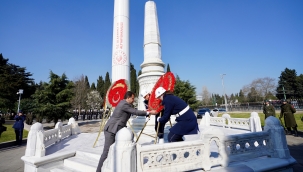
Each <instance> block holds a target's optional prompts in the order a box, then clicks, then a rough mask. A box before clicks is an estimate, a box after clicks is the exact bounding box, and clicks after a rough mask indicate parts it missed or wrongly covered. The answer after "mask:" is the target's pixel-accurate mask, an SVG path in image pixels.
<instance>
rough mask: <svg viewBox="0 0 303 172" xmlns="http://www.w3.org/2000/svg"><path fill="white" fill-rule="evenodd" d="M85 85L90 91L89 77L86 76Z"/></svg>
mask: <svg viewBox="0 0 303 172" xmlns="http://www.w3.org/2000/svg"><path fill="white" fill-rule="evenodd" d="M85 83H86V87H87V89H89V88H90V84H89V81H88V77H87V76H85Z"/></svg>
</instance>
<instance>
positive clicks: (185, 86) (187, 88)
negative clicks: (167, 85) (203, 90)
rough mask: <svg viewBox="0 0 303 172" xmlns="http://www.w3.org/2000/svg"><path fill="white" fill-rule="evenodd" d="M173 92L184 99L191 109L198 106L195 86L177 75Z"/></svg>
mask: <svg viewBox="0 0 303 172" xmlns="http://www.w3.org/2000/svg"><path fill="white" fill-rule="evenodd" d="M174 94H175V95H176V96H178V97H180V98H181V99H182V100H184V101H185V102H186V103H187V104H188V105H189V106H190V107H191V108H192V109H193V110H194V109H196V108H197V107H198V106H199V102H198V101H197V99H196V88H195V87H194V86H193V85H191V84H190V83H189V81H182V80H181V79H180V78H179V76H178V75H177V77H176V84H175V89H174Z"/></svg>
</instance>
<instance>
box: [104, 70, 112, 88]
mask: <svg viewBox="0 0 303 172" xmlns="http://www.w3.org/2000/svg"><path fill="white" fill-rule="evenodd" d="M110 86H111V82H110V79H109V73H108V72H106V75H105V81H104V90H105V92H107V90H108V89H109V87H110Z"/></svg>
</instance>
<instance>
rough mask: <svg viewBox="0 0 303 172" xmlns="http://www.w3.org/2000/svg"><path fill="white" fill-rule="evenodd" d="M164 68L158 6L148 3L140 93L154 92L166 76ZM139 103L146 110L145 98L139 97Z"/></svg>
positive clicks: (151, 2) (145, 18)
mask: <svg viewBox="0 0 303 172" xmlns="http://www.w3.org/2000/svg"><path fill="white" fill-rule="evenodd" d="M164 66H165V64H164V63H163V62H162V56H161V41H160V32H159V25H158V16H157V8H156V4H155V2H154V1H147V2H146V3H145V15H144V61H143V63H142V64H141V69H142V70H141V71H142V74H141V75H140V76H138V81H139V85H140V92H141V91H142V90H143V89H144V90H148V91H151V90H152V88H153V87H154V85H155V84H156V82H157V81H158V79H159V78H160V76H162V75H163V74H164ZM138 101H139V102H138V109H140V110H142V109H145V108H144V105H143V98H142V97H140V96H139V100H138Z"/></svg>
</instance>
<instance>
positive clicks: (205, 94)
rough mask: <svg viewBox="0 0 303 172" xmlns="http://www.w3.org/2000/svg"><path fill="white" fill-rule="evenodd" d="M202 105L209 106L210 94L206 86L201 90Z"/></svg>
mask: <svg viewBox="0 0 303 172" xmlns="http://www.w3.org/2000/svg"><path fill="white" fill-rule="evenodd" d="M202 104H204V105H209V104H210V93H209V91H208V89H207V87H206V86H203V88H202Z"/></svg>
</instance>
